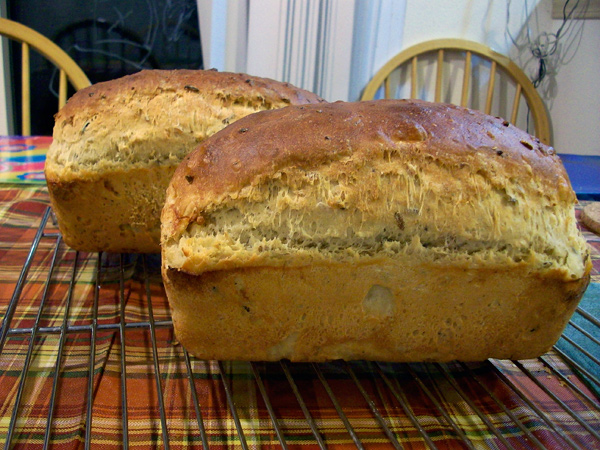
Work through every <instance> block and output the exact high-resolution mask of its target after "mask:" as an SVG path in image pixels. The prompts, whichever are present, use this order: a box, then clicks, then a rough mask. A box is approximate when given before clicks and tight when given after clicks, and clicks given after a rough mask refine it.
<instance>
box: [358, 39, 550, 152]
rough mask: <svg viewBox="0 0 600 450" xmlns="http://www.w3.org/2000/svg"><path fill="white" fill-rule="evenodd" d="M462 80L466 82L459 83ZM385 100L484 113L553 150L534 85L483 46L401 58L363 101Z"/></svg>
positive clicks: (428, 49)
mask: <svg viewBox="0 0 600 450" xmlns="http://www.w3.org/2000/svg"><path fill="white" fill-rule="evenodd" d="M461 76H462V81H460V82H455V81H454V80H456V79H457V78H460V77H461ZM382 88H383V89H382ZM380 90H382V91H383V92H380ZM381 94H383V96H384V97H385V98H406V97H410V98H420V99H423V100H430V101H436V102H446V103H454V104H458V105H461V106H466V107H469V108H472V109H478V110H481V111H484V112H485V113H487V114H492V115H496V116H500V117H503V118H505V119H507V120H509V121H510V122H511V123H513V124H514V125H516V126H519V127H520V128H522V129H525V130H527V131H529V132H530V133H531V134H534V135H535V136H537V137H538V138H539V139H540V140H541V141H542V142H544V143H546V144H549V145H550V144H551V130H550V121H549V118H548V113H547V111H546V107H545V106H544V103H543V101H542V99H541V97H540V95H539V93H538V92H537V91H536V90H535V88H534V87H533V84H532V83H531V81H530V80H529V79H528V78H527V76H526V75H525V73H524V72H523V71H522V70H521V69H520V68H519V67H518V66H517V65H516V64H515V63H514V62H513V61H511V60H510V59H509V58H507V57H506V56H504V55H501V54H499V53H496V52H494V51H492V50H491V49H490V48H489V47H486V46H485V45H483V44H480V43H477V42H472V41H467V40H462V39H438V40H432V41H427V42H423V43H420V44H417V45H414V46H412V47H410V48H408V49H406V50H404V51H402V52H400V53H399V54H397V55H396V56H394V57H393V58H392V59H391V60H390V61H389V62H388V63H386V64H385V65H384V66H383V67H382V68H381V69H380V70H379V71H378V72H377V73H376V74H375V76H374V77H373V78H372V79H371V81H370V82H369V83H368V84H367V86H366V88H365V90H364V92H363V95H362V98H361V100H371V99H374V98H378V97H381ZM521 98H524V99H525V102H524V103H525V104H523V103H522V102H521ZM530 115H531V117H532V118H533V127H531V123H530V121H529V117H530ZM530 129H532V130H531V131H530Z"/></svg>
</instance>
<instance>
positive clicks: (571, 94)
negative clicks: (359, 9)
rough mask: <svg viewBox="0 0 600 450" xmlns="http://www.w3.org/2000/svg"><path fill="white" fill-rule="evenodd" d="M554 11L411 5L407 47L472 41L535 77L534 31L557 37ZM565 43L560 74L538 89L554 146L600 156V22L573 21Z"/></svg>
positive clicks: (521, 1)
mask: <svg viewBox="0 0 600 450" xmlns="http://www.w3.org/2000/svg"><path fill="white" fill-rule="evenodd" d="M581 4H585V2H581ZM551 8H552V1H550V0H515V1H512V2H511V1H493V0H490V1H487V2H483V1H481V0H407V6H406V22H405V25H404V35H403V43H404V47H408V46H411V45H413V44H416V43H418V42H422V41H425V40H430V39H436V38H449V37H457V38H464V39H471V40H474V41H478V42H482V43H484V44H486V45H488V46H489V47H491V48H492V49H493V50H495V51H497V52H499V53H503V54H506V55H508V56H510V57H511V58H512V59H513V60H515V61H516V62H517V63H518V64H519V65H520V66H521V67H523V68H524V70H525V72H526V73H527V74H528V75H530V74H534V73H535V70H536V68H537V65H536V63H535V61H533V60H532V57H531V52H530V50H529V48H528V42H527V31H528V26H529V34H530V36H533V37H535V36H538V35H539V34H540V33H541V32H544V31H546V32H556V31H557V30H558V27H559V26H560V23H561V21H559V20H552V18H551V17H552V16H551V10H552V9H551ZM507 12H508V14H507ZM527 24H529V25H527ZM507 30H508V31H509V32H510V35H509V34H508V33H507V32H506V31H507ZM511 36H512V37H513V38H514V39H515V41H516V43H517V46H515V45H514V43H513V40H512V39H511ZM563 39H564V41H563V42H564V43H565V44H567V45H564V46H563V47H562V48H561V49H560V51H559V52H558V53H559V54H557V55H556V56H555V59H556V60H554V61H553V60H551V61H550V65H551V66H553V67H550V69H551V70H554V71H556V73H550V74H549V75H548V78H547V79H546V81H545V82H544V83H543V84H542V85H541V86H540V89H538V91H539V92H540V94H541V95H542V98H543V99H544V101H545V103H546V106H547V107H548V110H549V113H550V120H551V125H552V128H553V144H554V147H555V148H556V150H557V151H558V152H560V153H577V154H588V155H600V20H584V21H573V22H572V23H571V28H570V29H569V30H568V34H565V35H564V36H563ZM392 56H393V55H392V54H390V55H389V57H390V58H391V57H392ZM557 57H558V59H557Z"/></svg>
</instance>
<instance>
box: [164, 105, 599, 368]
mask: <svg viewBox="0 0 600 450" xmlns="http://www.w3.org/2000/svg"><path fill="white" fill-rule="evenodd" d="M575 202H576V198H575V195H574V193H573V191H572V188H571V186H570V183H569V180H568V177H567V175H566V172H565V170H564V168H563V166H562V164H561V162H560V160H559V158H558V157H557V156H556V155H555V153H554V151H553V149H551V148H549V147H546V146H544V145H543V144H541V143H540V142H539V141H538V140H537V139H535V138H534V137H532V136H529V135H528V134H526V133H525V132H523V131H521V130H518V129H516V128H515V127H513V126H512V125H510V124H508V123H507V122H505V121H503V120H501V119H498V118H494V117H489V116H487V115H485V114H482V113H479V112H475V111H471V110H468V109H465V108H460V107H455V106H450V105H445V104H433V103H427V102H422V101H401V100H389V101H388V100H379V101H372V102H361V103H341V102H338V103H335V104H323V105H307V106H298V107H290V108H285V109H283V110H279V111H269V112H261V113H258V114H255V115H253V116H251V117H247V118H245V119H242V120H241V121H240V122H238V123H236V124H235V125H234V126H232V127H228V128H227V129H226V130H223V131H221V132H219V133H217V134H216V135H214V136H213V137H211V138H210V139H208V140H207V141H205V142H204V143H203V144H201V145H200V146H199V147H198V148H197V149H196V150H195V151H194V152H193V153H192V154H190V155H189V156H188V157H187V158H186V159H185V160H184V162H183V163H182V164H181V165H180V166H179V168H178V169H177V171H176V173H175V175H174V177H173V180H172V182H171V185H170V187H169V189H168V194H167V200H166V204H165V207H164V209H163V213H162V255H163V278H164V280H165V286H166V289H167V294H168V297H169V301H170V303H171V306H172V313H173V322H174V326H175V331H176V334H177V336H178V338H179V340H180V341H181V342H182V343H183V345H184V346H186V347H187V348H188V350H189V351H190V352H192V353H193V354H195V355H196V356H199V357H201V358H210V359H212V358H217V359H254V360H275V359H280V358H288V359H290V360H298V361H323V360H330V359H338V358H342V359H379V360H388V361H423V360H435V361H448V360H453V359H459V360H464V361H473V360H483V359H486V358H490V357H494V358H516V359H521V358H529V357H533V356H538V355H540V354H542V353H544V352H545V351H547V350H548V349H549V348H550V347H551V346H552V345H553V344H554V342H556V340H557V339H558V337H559V336H560V334H561V332H562V330H563V328H564V326H565V325H566V323H567V321H568V319H569V318H570V316H571V314H572V312H573V311H574V309H575V307H576V305H577V303H578V301H579V299H580V298H581V295H582V293H583V291H584V290H585V287H586V286H587V283H588V281H589V271H590V260H589V253H588V249H587V245H586V243H585V240H584V239H583V237H582V236H581V234H580V233H579V231H578V228H577V222H576V219H575V214H574V204H575Z"/></svg>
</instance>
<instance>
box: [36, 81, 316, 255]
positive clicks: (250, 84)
mask: <svg viewBox="0 0 600 450" xmlns="http://www.w3.org/2000/svg"><path fill="white" fill-rule="evenodd" d="M311 102H312V103H319V102H322V99H320V98H319V97H318V96H317V95H315V94H313V93H310V92H307V91H304V90H302V89H298V88H296V87H294V86H291V85H289V84H288V83H281V82H277V81H274V80H269V79H265V78H260V77H253V76H250V75H246V74H234V73H226V72H217V71H211V70H208V71H203V70H145V71H141V72H139V73H136V74H134V75H130V76H126V77H123V78H119V79H116V80H111V81H107V82H103V83H98V84H95V85H93V86H90V87H88V88H85V89H82V90H80V91H78V92H77V93H76V94H75V95H74V96H73V97H72V98H71V99H69V101H68V102H67V104H66V105H65V107H64V108H62V109H61V111H59V112H58V114H57V115H56V120H55V127H54V131H53V142H52V144H51V146H50V149H49V151H48V155H47V160H46V167H45V175H46V180H47V183H48V189H49V192H50V198H51V201H52V206H53V209H54V211H55V213H56V215H57V219H58V224H59V227H60V230H61V232H62V234H63V238H64V240H65V242H66V243H67V244H68V245H69V246H71V247H72V248H74V249H76V250H82V251H107V252H136V253H142V252H143V253H159V252H160V211H161V209H162V205H163V203H164V197H165V191H166V188H167V186H168V183H169V181H170V179H171V176H172V175H173V172H174V171H175V168H176V167H177V165H178V164H179V163H180V162H181V160H182V159H183V157H184V156H185V155H186V154H187V153H189V152H190V151H191V150H193V149H194V148H195V147H196V146H197V145H198V144H199V143H200V142H202V141H203V140H204V139H206V138H207V137H208V136H210V135H212V134H214V133H215V132H216V131H219V130H220V129H222V128H224V127H226V126H227V125H228V124H230V123H233V122H235V121H236V120H238V119H239V118H241V117H244V116H246V115H248V114H252V113H254V112H256V111H261V110H267V109H274V108H281V107H285V106H288V105H293V104H304V103H311Z"/></svg>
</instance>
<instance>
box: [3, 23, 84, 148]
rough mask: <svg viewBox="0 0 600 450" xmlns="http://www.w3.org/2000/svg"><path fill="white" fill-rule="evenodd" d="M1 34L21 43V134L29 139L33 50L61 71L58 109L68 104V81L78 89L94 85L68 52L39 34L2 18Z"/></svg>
mask: <svg viewBox="0 0 600 450" xmlns="http://www.w3.org/2000/svg"><path fill="white" fill-rule="evenodd" d="M0 35H2V36H6V37H8V38H10V39H13V40H15V41H18V42H20V43H21V50H22V58H21V61H22V63H21V64H22V67H21V73H22V82H21V104H22V107H21V109H22V114H21V121H22V132H21V134H23V135H24V136H27V135H30V134H31V84H30V60H29V50H30V48H33V49H34V50H36V51H37V52H38V53H39V54H41V55H42V56H44V57H45V58H46V59H48V60H49V61H51V62H52V63H53V64H54V65H55V66H56V67H57V68H58V69H59V74H60V75H59V89H58V109H60V108H62V107H63V106H64V104H65V103H66V102H67V80H68V81H69V82H70V83H71V84H72V85H73V87H74V88H75V89H76V90H79V89H82V88H84V87H86V86H89V85H90V84H91V83H90V80H89V79H88V77H87V76H86V75H85V73H84V72H83V71H82V70H81V68H80V67H79V66H78V65H77V63H76V62H75V61H73V59H72V58H71V57H70V56H69V55H67V53H65V52H64V51H63V50H62V49H61V48H60V47H59V46H58V45H56V44H55V43H53V42H52V41H51V40H50V39H48V38H46V37H45V36H43V35H42V34H40V33H38V32H37V31H35V30H32V29H31V28H29V27H26V26H25V25H22V24H20V23H17V22H14V21H12V20H8V19H4V18H0Z"/></svg>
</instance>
